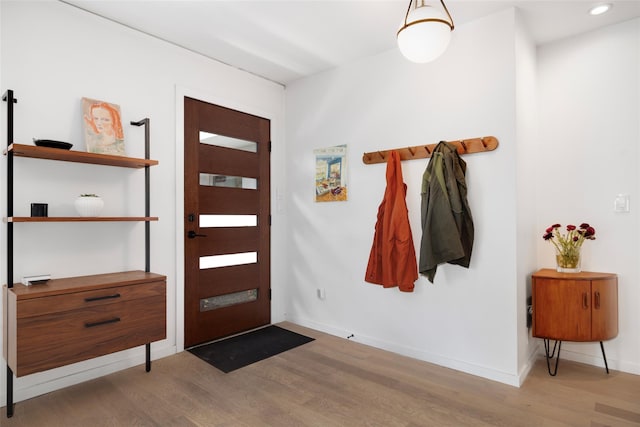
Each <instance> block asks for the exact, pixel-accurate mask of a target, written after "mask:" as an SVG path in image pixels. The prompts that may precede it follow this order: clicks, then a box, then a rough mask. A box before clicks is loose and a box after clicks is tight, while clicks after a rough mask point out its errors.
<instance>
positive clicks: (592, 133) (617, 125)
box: [536, 19, 640, 374]
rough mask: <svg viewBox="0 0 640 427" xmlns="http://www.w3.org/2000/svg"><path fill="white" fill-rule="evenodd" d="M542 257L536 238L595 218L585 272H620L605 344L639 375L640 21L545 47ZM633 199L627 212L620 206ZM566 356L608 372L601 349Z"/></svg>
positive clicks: (615, 360)
mask: <svg viewBox="0 0 640 427" xmlns="http://www.w3.org/2000/svg"><path fill="white" fill-rule="evenodd" d="M538 74H539V80H538V83H539V85H538V87H539V92H538V99H539V115H540V126H539V136H540V137H539V140H538V162H537V164H538V165H539V168H538V171H539V173H538V187H537V190H538V192H537V200H538V208H537V210H538V222H537V230H538V236H536V238H538V260H539V265H540V266H547V267H552V266H553V265H554V261H553V255H554V254H553V250H552V248H551V247H549V244H548V243H547V242H544V241H543V240H542V239H541V238H539V236H542V233H543V231H544V229H545V228H546V227H548V226H549V225H551V224H553V223H556V222H559V223H561V224H563V225H566V224H568V223H574V224H579V223H581V222H588V223H590V224H591V225H592V226H594V227H595V229H596V238H597V240H595V241H593V242H591V241H589V242H586V243H585V245H584V246H583V251H582V252H583V258H584V259H583V261H582V268H583V269H584V270H588V271H603V272H612V273H617V274H618V286H619V288H618V292H619V318H620V322H619V326H620V333H619V335H618V337H617V338H616V339H614V340H612V341H610V342H607V343H605V349H606V351H607V360H608V362H609V366H610V367H612V368H613V369H620V370H624V371H627V372H633V373H637V374H640V334H639V333H638V331H639V330H640V310H638V307H639V306H640V286H639V279H640V277H639V276H640V271H639V269H640V263H638V255H639V253H640V251H639V249H640V248H639V239H638V237H639V235H638V230H639V227H638V226H639V220H638V219H639V215H638V213H639V201H640V199H639V197H640V193H639V192H638V190H639V188H638V184H639V181H638V179H639V175H638V167H639V162H640V157H639V154H640V152H639V149H638V146H639V144H640V128H639V126H640V125H639V123H640V20H639V19H634V20H631V21H627V22H624V23H621V24H618V25H613V26H609V27H606V28H603V29H601V30H598V31H593V32H590V33H587V34H584V35H581V36H578V37H573V38H570V39H566V40H563V41H560V42H557V43H552V44H548V45H545V46H543V47H541V48H539V49H538ZM619 193H623V194H628V195H629V196H630V198H631V211H630V212H629V213H616V212H614V210H613V204H614V199H615V196H616V195H617V194H619ZM562 357H566V358H570V359H574V360H578V361H582V362H585V363H591V364H597V365H600V366H604V364H603V361H602V356H601V353H600V348H599V346H598V345H597V344H567V345H566V346H565V345H563V348H562Z"/></svg>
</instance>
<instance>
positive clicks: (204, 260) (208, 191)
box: [184, 97, 271, 347]
mask: <svg viewBox="0 0 640 427" xmlns="http://www.w3.org/2000/svg"><path fill="white" fill-rule="evenodd" d="M269 140H270V122H269V120H267V119H264V118H260V117H256V116H253V115H250V114H246V113H241V112H239V111H235V110H231V109H228V108H224V107H220V106H216V105H212V104H208V103H206V102H202V101H198V100H195V99H191V98H187V97H185V99H184V150H185V156H184V162H185V164H184V173H185V175H184V186H185V187H184V212H185V218H184V247H185V260H184V262H185V308H184V312H185V326H184V327H185V334H184V335H185V343H184V344H185V347H191V346H194V345H197V344H201V343H204V342H207V341H211V340H214V339H217V338H221V337H225V336H228V335H232V334H236V333H238V332H242V331H246V330H249V329H253V328H256V327H259V326H263V325H266V324H269V323H270V321H271V311H270V268H269V266H270V252H269V248H270V243H269V241H270V230H269V222H270V206H269V200H270V197H269Z"/></svg>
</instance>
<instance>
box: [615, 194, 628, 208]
mask: <svg viewBox="0 0 640 427" xmlns="http://www.w3.org/2000/svg"><path fill="white" fill-rule="evenodd" d="M613 211H614V212H629V195H628V194H618V195H617V196H616V200H615V202H614V204H613Z"/></svg>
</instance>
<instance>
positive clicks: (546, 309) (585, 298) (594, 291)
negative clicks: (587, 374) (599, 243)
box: [531, 269, 618, 376]
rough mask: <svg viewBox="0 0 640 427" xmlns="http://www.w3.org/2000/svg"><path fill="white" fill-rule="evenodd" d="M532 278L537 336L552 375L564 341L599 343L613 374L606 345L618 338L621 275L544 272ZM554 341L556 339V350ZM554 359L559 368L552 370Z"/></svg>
mask: <svg viewBox="0 0 640 427" xmlns="http://www.w3.org/2000/svg"><path fill="white" fill-rule="evenodd" d="M531 278H532V280H531V288H532V304H533V336H534V337H537V338H542V339H543V340H544V349H545V356H546V359H547V369H548V371H549V375H551V376H555V375H556V374H557V372H558V361H559V360H560V349H561V347H562V341H577V342H595V341H599V342H600V348H601V350H602V357H603V358H604V364H605V369H606V371H607V373H609V366H608V364H607V356H606V354H605V351H604V344H603V343H602V342H603V341H605V340H610V339H612V338H615V337H616V336H617V335H618V276H617V275H615V274H612V273H593V272H587V271H583V272H580V273H558V272H557V271H555V270H551V269H542V270H539V271H537V272H536V273H534V274H533V275H532V276H531ZM550 340H555V343H554V345H553V350H551V346H550ZM556 346H557V351H558V353H557V356H556ZM554 357H556V362H555V368H554V370H553V371H551V365H550V363H549V361H550V360H552V359H553V358H554Z"/></svg>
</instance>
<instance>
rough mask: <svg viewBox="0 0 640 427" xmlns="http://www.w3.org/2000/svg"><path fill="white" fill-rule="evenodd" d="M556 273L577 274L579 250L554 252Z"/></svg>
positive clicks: (568, 249)
mask: <svg viewBox="0 0 640 427" xmlns="http://www.w3.org/2000/svg"><path fill="white" fill-rule="evenodd" d="M556 271H558V272H559V273H579V272H580V248H567V249H565V250H561V251H560V250H556Z"/></svg>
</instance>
